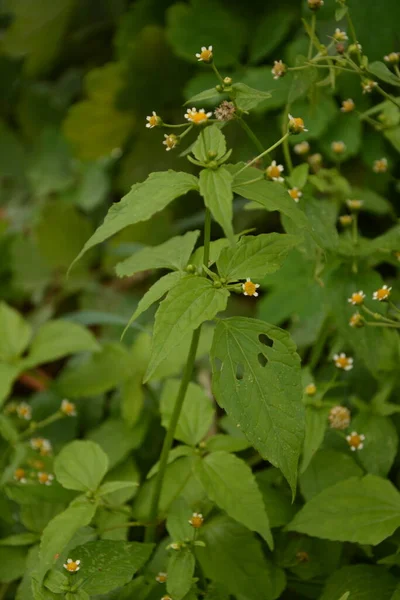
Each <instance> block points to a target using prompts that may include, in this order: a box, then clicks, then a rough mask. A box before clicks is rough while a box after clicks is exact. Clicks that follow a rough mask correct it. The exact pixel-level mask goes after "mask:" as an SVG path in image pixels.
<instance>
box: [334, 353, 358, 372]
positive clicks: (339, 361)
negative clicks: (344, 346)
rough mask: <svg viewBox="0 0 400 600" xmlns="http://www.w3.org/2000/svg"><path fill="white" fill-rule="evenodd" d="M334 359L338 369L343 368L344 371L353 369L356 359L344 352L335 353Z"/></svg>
mask: <svg viewBox="0 0 400 600" xmlns="http://www.w3.org/2000/svg"><path fill="white" fill-rule="evenodd" d="M333 360H334V361H335V366H336V367H337V368H338V369H343V370H344V371H351V369H352V368H353V366H354V365H353V362H354V360H353V359H352V358H351V356H346V354H345V353H344V352H341V353H340V354H334V355H333Z"/></svg>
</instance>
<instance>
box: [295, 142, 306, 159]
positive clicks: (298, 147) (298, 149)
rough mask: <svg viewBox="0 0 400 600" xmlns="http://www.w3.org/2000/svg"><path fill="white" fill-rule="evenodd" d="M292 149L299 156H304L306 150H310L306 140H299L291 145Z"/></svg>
mask: <svg viewBox="0 0 400 600" xmlns="http://www.w3.org/2000/svg"><path fill="white" fill-rule="evenodd" d="M293 150H294V151H295V153H296V154H298V155H299V156H304V154H307V153H308V152H310V144H309V143H308V142H306V141H304V142H300V143H298V144H295V145H294V146H293Z"/></svg>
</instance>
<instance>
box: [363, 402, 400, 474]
mask: <svg viewBox="0 0 400 600" xmlns="http://www.w3.org/2000/svg"><path fill="white" fill-rule="evenodd" d="M351 428H352V430H353V429H354V431H358V432H360V433H363V434H364V435H365V444H364V447H363V449H362V451H360V452H359V454H358V456H357V458H358V460H359V461H360V463H361V464H362V466H363V467H364V468H365V469H366V470H367V472H368V473H372V474H373V475H380V476H381V477H387V475H388V473H389V471H390V469H391V467H392V465H393V462H394V459H395V457H396V454H397V447H398V443H399V437H398V434H397V430H396V427H395V426H394V425H393V423H392V421H391V419H389V418H388V417H381V416H379V415H376V414H371V413H366V412H362V413H359V414H358V415H357V416H356V417H355V418H354V419H353V420H352V422H351Z"/></svg>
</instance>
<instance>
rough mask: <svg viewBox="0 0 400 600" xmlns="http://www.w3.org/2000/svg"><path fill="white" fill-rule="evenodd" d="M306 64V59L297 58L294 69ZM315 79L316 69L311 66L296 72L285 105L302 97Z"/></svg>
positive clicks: (316, 75)
mask: <svg viewBox="0 0 400 600" xmlns="http://www.w3.org/2000/svg"><path fill="white" fill-rule="evenodd" d="M303 23H304V21H303ZM306 63H307V58H306V57H305V56H297V58H296V67H303V66H305V65H306ZM317 79H318V69H316V68H315V67H313V66H311V65H310V66H308V67H307V68H306V69H301V70H298V71H296V72H295V75H294V78H293V82H292V85H291V88H290V91H289V95H288V98H287V104H289V105H290V104H293V102H294V101H295V100H297V99H298V98H301V97H302V96H304V95H305V94H306V93H307V92H308V90H309V89H310V87H311V86H312V85H313V83H314V82H315V81H316V80H317Z"/></svg>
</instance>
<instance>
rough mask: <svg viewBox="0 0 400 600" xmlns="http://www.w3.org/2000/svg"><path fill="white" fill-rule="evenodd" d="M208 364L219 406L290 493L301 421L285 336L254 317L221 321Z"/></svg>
mask: <svg viewBox="0 0 400 600" xmlns="http://www.w3.org/2000/svg"><path fill="white" fill-rule="evenodd" d="M271 345H272V347H270V346H271ZM211 360H212V369H213V391H214V394H215V397H216V399H217V401H218V403H219V405H220V406H221V407H222V408H224V409H225V410H226V412H227V413H228V415H229V416H230V417H231V418H232V419H233V420H234V422H235V423H237V424H238V425H239V426H240V428H241V430H242V431H243V433H244V434H245V435H246V437H247V438H248V439H249V441H250V442H251V443H252V445H253V446H254V447H255V448H256V449H257V450H258V451H259V453H260V454H261V456H262V457H263V458H265V459H267V460H269V461H270V462H271V463H272V464H273V465H274V466H276V467H278V468H280V469H281V471H282V473H283V474H284V476H285V477H286V479H287V480H288V482H289V484H290V486H291V488H292V491H293V493H294V492H295V489H296V478H297V463H298V460H299V455H300V451H301V448H302V443H303V437H304V427H305V422H304V421H305V419H304V408H303V405H302V389H301V377H300V359H299V357H298V355H297V354H296V348H295V345H294V344H293V342H292V340H291V339H290V336H289V334H288V333H287V332H285V331H283V330H282V329H279V328H278V327H274V326H272V325H268V324H267V323H264V322H263V321H258V320H256V319H246V318H243V317H238V318H229V319H225V320H224V321H220V322H219V323H218V325H217V327H216V330H215V334H214V341H213V346H212V349H211Z"/></svg>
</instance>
